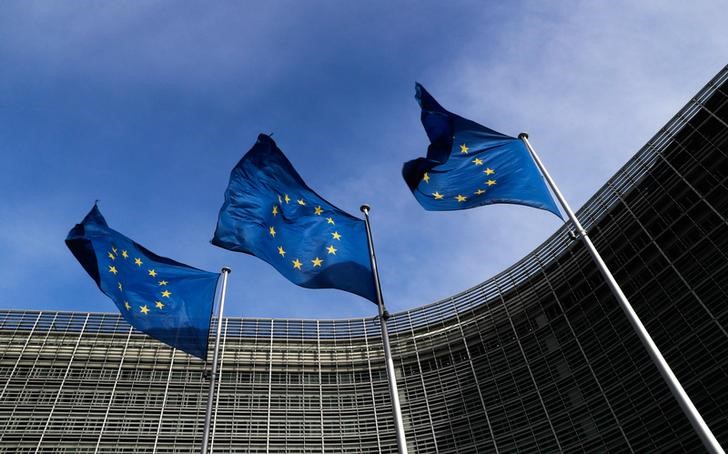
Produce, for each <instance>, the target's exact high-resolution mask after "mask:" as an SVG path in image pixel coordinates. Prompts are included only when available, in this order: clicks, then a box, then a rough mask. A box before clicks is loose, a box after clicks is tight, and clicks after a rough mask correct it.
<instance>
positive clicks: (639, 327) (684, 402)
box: [518, 132, 724, 454]
mask: <svg viewBox="0 0 728 454" xmlns="http://www.w3.org/2000/svg"><path fill="white" fill-rule="evenodd" d="M518 138H519V139H521V140H522V141H523V143H524V144H525V145H526V148H528V151H529V152H530V153H531V156H533V160H534V161H536V165H537V166H538V168H539V169H540V170H541V173H542V174H543V176H544V178H546V181H547V182H548V184H549V186H550V187H551V189H552V190H553V192H554V194H555V195H556V198H557V199H559V202H560V203H561V206H562V207H563V208H564V211H566V213H567V214H568V216H569V219H571V222H573V223H574V227H576V231H577V234H578V235H579V236H580V237H581V238H582V240H583V241H584V244H585V245H586V247H587V249H588V250H589V253H590V254H591V256H592V258H593V259H594V261H595V262H596V263H597V266H598V267H599V271H601V273H602V276H604V279H606V281H607V284H608V285H609V289H610V290H611V291H612V294H613V295H614V297H615V298H617V301H618V302H619V304H620V306H621V307H622V310H623V311H624V313H625V315H627V319H629V322H630V323H631V324H632V328H634V330H635V332H636V333H637V337H639V338H640V341H642V344H643V345H644V346H645V348H646V349H647V353H649V355H650V358H652V361H653V362H654V363H655V365H656V366H657V369H658V370H659V371H660V374H661V375H662V378H663V379H664V380H665V382H667V386H668V387H669V388H670V391H671V392H672V395H673V396H674V397H675V399H677V402H678V404H680V407H681V408H682V410H683V412H684V413H685V416H687V417H688V419H689V420H690V424H692V426H693V429H695V431H696V432H697V433H698V436H699V437H700V440H701V441H702V442H703V445H704V446H705V449H706V450H707V451H708V452H709V453H715V454H724V451H723V448H722V447H721V446H720V444H718V440H716V438H715V436H714V435H713V432H711V431H710V428H709V427H708V425H707V424H706V423H705V421H704V420H703V417H702V416H700V413H698V410H697V409H696V408H695V405H693V403H692V401H691V400H690V397H688V395H687V393H686V392H685V390H684V389H683V387H682V385H681V384H680V382H679V381H678V380H677V377H675V374H674V373H673V372H672V370H671V369H670V366H669V365H668V364H667V361H665V358H664V357H663V356H662V353H660V351H659V350H658V349H657V345H655V342H654V341H653V340H652V338H651V337H650V335H649V333H648V332H647V330H646V329H645V327H644V325H643V324H642V322H641V321H640V319H639V318H638V317H637V313H636V312H635V311H634V309H632V306H631V305H630V304H629V301H627V297H626V296H624V293H623V292H622V289H621V288H620V287H619V284H617V281H616V280H615V279H614V276H612V273H611V272H610V271H609V268H607V265H606V264H605V263H604V260H602V257H601V256H600V255H599V252H597V250H596V248H595V247H594V244H593V243H592V242H591V240H590V239H589V236H587V234H586V230H584V228H583V227H582V225H581V223H580V222H579V220H578V219H577V218H576V215H575V214H574V212H573V211H572V210H571V207H569V204H568V203H567V202H566V199H565V198H564V196H563V195H562V194H561V191H559V188H558V187H557V186H556V183H555V182H554V180H553V179H552V178H551V175H549V173H548V171H547V170H546V168H545V167H544V165H543V163H542V162H541V159H539V157H538V155H537V154H536V151H535V150H534V149H533V147H532V146H531V143H530V142H529V141H528V134H526V133H525V132H522V133H521V134H519V135H518Z"/></svg>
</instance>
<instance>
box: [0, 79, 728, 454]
mask: <svg viewBox="0 0 728 454" xmlns="http://www.w3.org/2000/svg"><path fill="white" fill-rule="evenodd" d="M727 81H728V67H726V68H725V69H724V70H723V71H721V72H720V73H719V74H718V75H717V76H716V77H715V78H714V79H713V80H712V81H711V82H710V83H709V84H708V85H707V86H706V87H705V88H704V89H703V90H701V91H700V92H699V93H698V94H697V95H696V96H695V97H694V98H693V99H692V100H691V101H690V102H689V103H688V104H687V105H686V106H685V107H684V108H683V109H682V110H681V111H680V112H679V113H678V114H677V115H676V116H675V117H674V118H673V119H672V120H670V122H669V123H668V124H667V125H665V126H664V127H663V128H662V130H660V131H659V132H658V134H657V135H656V136H655V137H654V138H652V140H650V141H649V142H648V143H647V145H645V146H644V147H643V148H642V149H641V150H640V151H639V152H638V153H637V154H636V155H635V156H634V157H633V158H632V159H631V160H630V161H629V162H628V163H627V164H626V165H625V166H624V167H623V168H622V169H621V170H619V171H618V172H617V174H616V175H614V176H613V177H612V178H611V179H610V180H609V181H608V182H607V183H606V184H605V185H604V186H603V187H602V188H601V189H600V190H599V191H598V192H597V193H596V194H595V195H594V196H593V197H592V198H591V199H590V200H589V201H588V202H587V203H586V204H585V205H584V207H583V208H582V209H581V210H580V211H579V217H580V219H581V220H582V222H583V224H584V226H585V228H586V229H587V230H588V232H589V234H590V236H591V238H592V240H593V241H594V243H595V245H596V247H597V249H598V250H599V251H600V252H601V253H602V255H603V257H604V259H605V261H606V262H607V264H608V265H609V267H610V268H611V270H612V272H613V273H614V275H615V277H616V279H617V281H618V282H619V283H620V285H621V286H622V288H623V290H624V291H625V293H626V295H627V296H628V298H629V299H630V301H631V303H632V304H633V306H634V308H635V310H636V312H637V313H638V315H639V316H640V318H641V319H642V321H643V322H644V324H645V326H646V327H647V329H648V331H649V332H650V334H651V335H652V337H653V339H654V340H655V342H656V344H657V345H658V347H659V348H660V350H661V351H662V353H663V354H664V356H665V357H666V359H667V361H668V363H669V364H670V366H671V367H672V368H673V371H674V372H675V374H676V375H677V377H678V378H679V380H680V381H681V383H682V384H683V386H684V387H685V389H686V391H687V393H688V394H689V395H690V397H691V398H692V400H693V402H694V403H695V405H696V406H697V408H698V410H699V411H700V412H701V414H702V415H703V417H704V418H705V420H706V421H707V423H708V425H709V426H710V427H711V429H712V430H713V432H714V434H715V435H716V437H717V438H718V440H719V442H720V443H721V444H722V445H723V446H728V219H727V216H728V124H727V123H728V82H727ZM222 323H223V326H222V328H223V332H224V333H225V336H224V342H223V343H222V355H221V357H222V364H221V368H222V371H221V376H220V380H219V381H218V387H217V397H216V404H217V405H216V410H215V413H214V416H215V418H214V419H215V424H214V433H215V436H214V440H213V445H212V448H213V450H214V452H254V453H263V452H276V453H284V452H285V453H321V452H327V453H378V452H383V453H394V452H396V440H395V432H394V425H393V419H392V413H391V406H390V399H389V390H388V386H387V382H386V372H385V368H384V358H383V353H382V345H381V338H380V336H379V324H378V322H377V320H375V319H353V320H337V321H324V320H319V321H317V320H306V321H303V320H277V319H276V320H270V319H268V320H265V319H246V318H225V319H223V321H222ZM389 326H390V331H391V332H390V336H391V341H392V349H393V356H394V363H395V369H396V376H397V382H398V385H399V393H400V400H401V403H402V412H403V417H404V426H405V432H406V435H407V441H408V444H409V448H410V450H411V452H416V453H440V454H445V453H475V452H483V453H486V452H500V453H505V452H558V451H564V452H696V451H697V452H699V451H701V450H702V445H701V443H700V440H699V439H698V438H697V436H696V435H695V433H694V431H693V430H692V428H691V426H690V424H689V422H688V420H687V418H686V417H685V416H684V415H683V413H682V411H681V410H680V408H679V406H678V404H677V403H676V401H675V400H674V399H673V397H672V395H671V394H670V392H669V390H668V388H667V386H666V385H665V383H664V381H663V380H662V378H661V377H660V375H659V373H658V371H657V369H656V368H655V367H654V366H653V364H652V362H651V361H650V359H649V357H648V355H647V352H646V350H645V349H644V348H643V346H642V345H641V343H640V341H639V340H638V339H637V337H636V335H635V334H634V333H633V330H632V328H631V327H630V325H629V322H628V321H627V319H626V317H625V316H624V314H623V313H622V311H621V309H620V308H619V306H618V305H617V303H616V302H615V301H614V299H613V298H612V296H611V294H610V292H609V289H608V288H607V286H606V284H605V283H604V281H603V280H602V277H601V276H600V274H599V272H598V270H597V268H596V267H595V266H594V264H593V262H592V260H591V259H590V257H589V256H588V253H587V252H586V250H585V249H584V247H583V245H582V244H581V242H580V241H578V240H574V239H572V237H571V236H570V235H569V232H568V229H567V227H564V228H562V229H560V230H558V231H557V232H556V233H554V235H553V236H551V238H549V239H548V240H547V241H546V242H545V243H544V244H542V245H541V246H540V247H538V248H537V249H536V250H534V251H533V252H532V253H530V254H529V255H527V256H526V257H524V258H523V259H521V260H520V261H519V262H517V263H516V264H514V265H513V266H511V267H510V268H508V269H507V270H505V271H503V272H502V273H500V274H498V275H497V276H495V277H493V278H491V279H489V280H487V281H485V282H483V283H482V284H480V285H478V286H476V287H474V288H472V289H469V290H467V291H464V292H462V293H460V294H457V295H453V296H452V297H450V298H447V299H445V300H442V301H438V302H435V303H432V304H430V305H426V306H422V307H419V308H415V309H412V310H409V311H406V312H402V313H397V314H393V315H392V317H391V319H390V320H389ZM208 383H209V382H208V381H207V376H206V373H205V368H204V366H203V364H202V363H201V362H200V361H199V360H196V359H194V358H191V357H189V356H187V355H186V354H183V353H180V352H176V351H174V350H172V349H171V348H169V347H167V346H165V345H162V344H160V343H158V342H156V341H154V340H152V339H150V338H148V337H147V336H145V335H143V334H141V333H138V332H135V331H133V330H132V329H131V328H130V327H129V326H128V325H127V324H126V323H125V322H124V321H123V320H122V319H121V318H120V316H118V315H117V314H102V313H90V314H88V313H71V312H31V311H2V312H0V452H2V453H26V452H42V453H48V452H68V453H92V452H103V453H111V452H114V453H118V452H126V453H148V452H149V453H150V452H159V453H186V452H197V451H199V447H200V444H201V437H202V433H203V421H204V412H205V404H206V396H207V386H208Z"/></svg>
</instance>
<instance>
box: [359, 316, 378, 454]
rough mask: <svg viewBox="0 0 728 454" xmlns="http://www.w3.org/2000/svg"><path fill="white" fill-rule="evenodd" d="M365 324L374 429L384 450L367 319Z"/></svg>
mask: <svg viewBox="0 0 728 454" xmlns="http://www.w3.org/2000/svg"><path fill="white" fill-rule="evenodd" d="M363 324H364V346H365V348H366V351H367V367H368V368H369V388H370V390H371V393H372V413H373V414H374V430H376V432H377V450H379V452H382V441H381V439H380V437H379V418H377V398H376V395H375V394H374V376H373V375H372V357H371V350H370V349H369V334H368V333H367V321H366V319H364V320H363Z"/></svg>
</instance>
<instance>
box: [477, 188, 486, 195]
mask: <svg viewBox="0 0 728 454" xmlns="http://www.w3.org/2000/svg"><path fill="white" fill-rule="evenodd" d="M480 194H485V191H483V190H482V189H478V190H477V191H475V195H480Z"/></svg>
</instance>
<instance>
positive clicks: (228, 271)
mask: <svg viewBox="0 0 728 454" xmlns="http://www.w3.org/2000/svg"><path fill="white" fill-rule="evenodd" d="M220 271H222V272H223V273H228V274H230V273H231V272H232V271H233V270H232V268H230V267H229V266H223V267H222V269H221V270H220Z"/></svg>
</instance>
